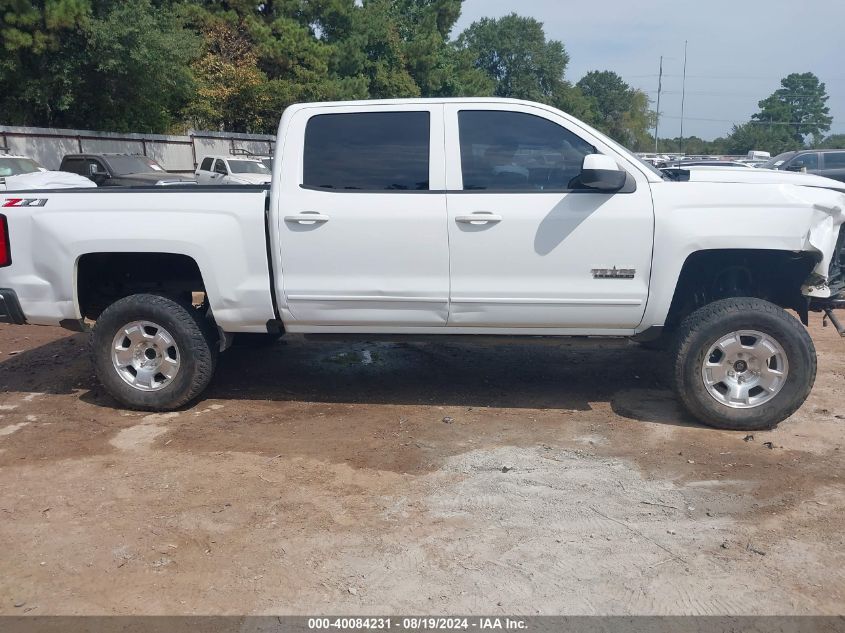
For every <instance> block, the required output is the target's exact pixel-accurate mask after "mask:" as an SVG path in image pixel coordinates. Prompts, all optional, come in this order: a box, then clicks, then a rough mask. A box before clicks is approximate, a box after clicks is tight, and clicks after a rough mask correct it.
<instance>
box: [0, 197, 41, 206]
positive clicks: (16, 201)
mask: <svg viewBox="0 0 845 633" xmlns="http://www.w3.org/2000/svg"><path fill="white" fill-rule="evenodd" d="M45 204H47V198H6V200H5V201H4V202H3V206H4V207H43V206H44V205H45Z"/></svg>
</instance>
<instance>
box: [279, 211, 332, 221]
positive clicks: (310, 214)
mask: <svg viewBox="0 0 845 633" xmlns="http://www.w3.org/2000/svg"><path fill="white" fill-rule="evenodd" d="M329 219H330V218H329V216H327V215H323V214H322V213H317V212H316V211H304V212H302V213H299V214H297V215H286V216H285V222H296V223H298V224H322V223H323V222H328V221H329Z"/></svg>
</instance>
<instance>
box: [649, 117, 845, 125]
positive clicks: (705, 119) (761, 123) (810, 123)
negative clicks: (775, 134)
mask: <svg viewBox="0 0 845 633" xmlns="http://www.w3.org/2000/svg"><path fill="white" fill-rule="evenodd" d="M661 116H662V117H664V118H667V119H680V118H681V117H679V116H675V115H672V114H661ZM684 118H685V119H686V120H687V121H709V122H711V123H734V124H737V123H753V124H754V125H825V124H826V123H827V122H826V121H801V122H800V123H795V122H794V121H759V120H750V121H737V120H734V119H709V118H704V117H690V116H688V117H684ZM843 125H845V123H840V124H835V125H833V127H841V126H843Z"/></svg>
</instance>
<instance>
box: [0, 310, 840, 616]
mask: <svg viewBox="0 0 845 633" xmlns="http://www.w3.org/2000/svg"><path fill="white" fill-rule="evenodd" d="M811 331H812V334H813V338H814V340H815V343H816V346H817V348H818V352H819V376H818V380H817V383H816V388H815V390H814V392H813V394H812V396H811V397H810V399H809V401H808V402H807V403H806V405H805V406H804V407H803V408H802V409H801V410H800V411H799V412H798V413H797V414H796V415H794V416H793V417H792V418H791V419H789V420H788V421H786V422H784V423H782V424H781V425H780V426H779V427H778V428H777V429H776V430H774V431H772V432H762V433H761V432H755V433H754V434H753V438H750V437H749V438H746V435H747V434H745V433H732V432H724V431H717V430H713V429H708V428H705V427H702V426H700V425H698V424H697V423H695V422H694V421H692V420H690V419H689V418H688V417H687V416H685V414H684V413H682V412H681V411H680V410H679V409H678V407H677V404H676V402H675V400H674V398H673V397H672V395H671V393H670V392H669V391H668V389H667V381H666V376H665V372H666V361H665V360H664V358H663V357H662V356H661V355H660V354H659V353H655V352H649V351H645V350H642V349H639V348H637V347H635V346H633V345H632V344H629V343H627V342H621V341H620V342H615V341H610V342H603V343H574V342H565V341H562V342H561V341H557V342H551V343H544V344H539V343H532V344H528V345H520V346H516V345H501V344H493V343H490V342H485V343H481V344H473V345H469V344H465V343H454V342H453V343H443V344H433V343H408V344H388V343H367V344H363V343H362V344H350V343H312V342H306V341H304V340H302V339H301V338H296V337H291V338H289V339H288V340H285V341H283V342H282V343H281V344H278V345H275V346H273V347H272V348H269V349H263V350H256V349H249V348H239V349H233V350H231V351H229V352H227V353H226V354H225V355H223V356H222V357H221V359H220V363H219V366H218V369H217V374H216V377H215V379H214V382H213V384H212V386H211V388H210V389H209V390H208V391H207V392H206V394H205V395H204V397H203V398H202V400H200V401H199V402H197V403H196V404H195V405H194V406H192V407H190V408H187V409H185V410H183V411H179V412H175V413H169V414H157V415H149V414H144V413H138V412H133V411H126V410H123V409H120V408H119V407H117V405H116V404H115V403H114V402H113V401H112V400H111V399H110V398H109V397H108V396H107V395H106V394H105V393H104V392H103V391H102V389H101V388H100V387H99V386H98V385H97V383H96V381H95V379H94V378H93V376H92V369H91V366H90V363H89V360H88V354H87V339H86V336H85V335H82V334H71V333H67V332H64V331H62V330H58V329H52V328H37V327H12V326H2V327H0V551H2V552H3V554H2V559H0V614H23V613H29V614H32V615H36V614H38V615H46V614H224V613H225V614H240V613H253V614H306V613H307V614H319V613H334V614H336V613H347V614H352V613H373V614H375V613H378V614H390V613H418V614H419V613H432V614H434V613H462V614H473V613H478V614H481V613H483V614H490V613H508V614H534V613H541V614H717V613H718V614H722V613H728V614H804V613H814V614H841V613H842V606H843V604H845V547H844V546H843V539H845V536H843V531H842V526H843V525H845V504H844V503H843V500H845V481H843V465H844V464H845V459H843V457H845V448H843V445H845V432H843V428H844V427H843V425H844V424H845V401H843V395H845V383H843V377H845V341H841V340H839V338H838V336H837V335H836V333H835V331H833V330H832V329H823V328H821V327H820V320H818V319H817V320H815V321H814V322H813V324H812V327H811ZM767 443H770V444H767Z"/></svg>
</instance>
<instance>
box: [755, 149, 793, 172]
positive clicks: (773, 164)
mask: <svg viewBox="0 0 845 633" xmlns="http://www.w3.org/2000/svg"><path fill="white" fill-rule="evenodd" d="M794 154H795V152H784V153H783V154H778V155H777V156H775V157H774V158H772V159H770V160H767V161H766V162H765V163H763V164H762V165H759V167H761V168H762V169H777V168H778V167H780V166H781V165H783V164H784V163H785V162H786V161H788V160H789V159H790V158H792V156H793V155H794Z"/></svg>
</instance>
